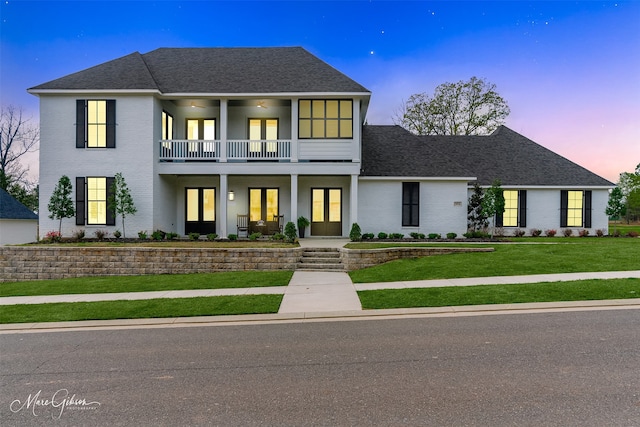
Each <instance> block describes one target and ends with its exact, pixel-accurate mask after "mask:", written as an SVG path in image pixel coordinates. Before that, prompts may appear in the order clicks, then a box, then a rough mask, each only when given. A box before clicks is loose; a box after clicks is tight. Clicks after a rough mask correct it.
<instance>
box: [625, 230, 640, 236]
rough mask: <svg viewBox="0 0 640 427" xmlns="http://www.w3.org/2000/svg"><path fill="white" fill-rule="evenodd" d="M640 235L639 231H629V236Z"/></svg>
mask: <svg viewBox="0 0 640 427" xmlns="http://www.w3.org/2000/svg"><path fill="white" fill-rule="evenodd" d="M638 236H640V233H638V232H637V231H629V232H628V233H627V237H638Z"/></svg>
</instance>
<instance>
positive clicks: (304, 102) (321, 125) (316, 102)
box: [298, 99, 353, 138]
mask: <svg viewBox="0 0 640 427" xmlns="http://www.w3.org/2000/svg"><path fill="white" fill-rule="evenodd" d="M298 106H299V108H298V136H299V137H300V138H353V101H352V100H350V99H301V100H300V101H299V104H298Z"/></svg>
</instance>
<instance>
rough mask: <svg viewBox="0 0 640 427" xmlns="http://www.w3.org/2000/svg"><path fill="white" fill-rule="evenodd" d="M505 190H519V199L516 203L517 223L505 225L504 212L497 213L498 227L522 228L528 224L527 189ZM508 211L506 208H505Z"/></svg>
mask: <svg viewBox="0 0 640 427" xmlns="http://www.w3.org/2000/svg"><path fill="white" fill-rule="evenodd" d="M503 191H517V192H518V196H517V197H518V201H517V203H516V206H517V207H516V208H515V209H517V210H518V211H517V215H518V218H517V221H516V225H504V213H502V214H496V218H495V221H496V222H495V223H496V227H508V228H518V227H520V228H522V227H526V226H527V190H503ZM505 212H506V208H505Z"/></svg>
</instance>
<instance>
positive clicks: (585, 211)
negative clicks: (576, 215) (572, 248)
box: [560, 190, 592, 228]
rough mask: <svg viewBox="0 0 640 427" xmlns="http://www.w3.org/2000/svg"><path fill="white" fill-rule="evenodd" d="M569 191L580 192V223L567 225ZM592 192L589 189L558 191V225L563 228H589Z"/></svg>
mask: <svg viewBox="0 0 640 427" xmlns="http://www.w3.org/2000/svg"><path fill="white" fill-rule="evenodd" d="M569 192H580V193H582V207H581V210H582V222H581V224H580V225H569V211H570V210H571V209H576V208H571V209H570V208H569ZM591 211H592V192H591V190H561V191H560V227H563V228H572V227H577V228H591V226H592V224H591V214H592V212H591Z"/></svg>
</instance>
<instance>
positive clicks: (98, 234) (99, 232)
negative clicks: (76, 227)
mask: <svg viewBox="0 0 640 427" xmlns="http://www.w3.org/2000/svg"><path fill="white" fill-rule="evenodd" d="M93 234H94V235H95V236H96V239H98V240H102V239H104V237H105V236H106V235H107V232H106V231H104V230H96V231H94V232H93Z"/></svg>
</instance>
